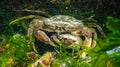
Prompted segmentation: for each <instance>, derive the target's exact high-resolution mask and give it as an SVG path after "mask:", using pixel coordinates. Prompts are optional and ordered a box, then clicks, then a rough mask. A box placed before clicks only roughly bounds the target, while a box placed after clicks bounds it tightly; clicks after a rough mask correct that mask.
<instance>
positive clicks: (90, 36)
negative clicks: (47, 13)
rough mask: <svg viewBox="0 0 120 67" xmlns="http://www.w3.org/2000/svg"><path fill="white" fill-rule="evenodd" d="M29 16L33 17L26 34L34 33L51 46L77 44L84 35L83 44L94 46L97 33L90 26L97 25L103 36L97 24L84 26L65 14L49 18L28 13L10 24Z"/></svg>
mask: <svg viewBox="0 0 120 67" xmlns="http://www.w3.org/2000/svg"><path fill="white" fill-rule="evenodd" d="M30 18H34V19H33V20H32V22H31V23H30V25H29V28H28V36H29V37H31V36H32V35H33V34H34V35H35V37H36V38H37V39H38V40H39V41H41V42H44V43H47V44H50V45H51V46H53V47H56V46H57V45H56V44H59V43H60V42H62V43H64V44H66V45H68V47H71V45H72V44H77V45H79V44H80V41H81V36H83V37H84V39H82V41H83V43H82V44H83V45H86V46H89V47H91V46H95V44H96V41H95V39H96V38H97V34H96V31H95V30H93V29H92V27H97V28H98V30H99V31H100V32H101V34H102V35H103V36H105V35H104V33H103V31H102V29H101V28H100V27H98V25H90V26H89V25H88V26H85V25H84V23H83V22H82V21H80V20H77V19H75V18H74V17H71V16H66V15H55V16H52V17H50V18H45V17H41V16H35V15H29V16H25V17H21V18H18V19H16V20H14V21H12V22H11V23H10V24H14V23H15V22H17V21H21V20H23V19H30ZM49 32H52V33H54V34H53V35H51V36H48V35H49V34H47V33H49Z"/></svg>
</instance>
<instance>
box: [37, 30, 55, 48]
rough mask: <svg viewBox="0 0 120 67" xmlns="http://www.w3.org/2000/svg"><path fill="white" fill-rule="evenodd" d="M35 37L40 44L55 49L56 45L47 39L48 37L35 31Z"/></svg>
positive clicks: (41, 32)
mask: <svg viewBox="0 0 120 67" xmlns="http://www.w3.org/2000/svg"><path fill="white" fill-rule="evenodd" d="M35 37H36V38H37V39H38V40H40V41H41V42H45V43H46V44H50V45H51V46H53V47H56V45H55V44H54V43H53V42H52V41H51V40H50V39H49V37H48V36H47V35H46V34H45V33H44V32H43V31H40V30H38V31H36V32H35Z"/></svg>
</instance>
